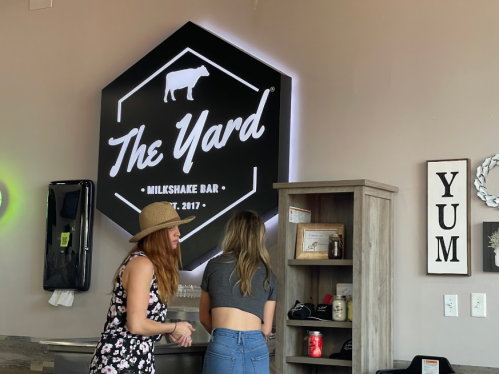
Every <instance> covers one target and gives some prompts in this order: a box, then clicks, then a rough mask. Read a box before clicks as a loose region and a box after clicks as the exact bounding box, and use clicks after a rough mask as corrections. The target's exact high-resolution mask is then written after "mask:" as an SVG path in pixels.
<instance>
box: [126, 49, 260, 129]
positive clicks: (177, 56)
mask: <svg viewBox="0 0 499 374" xmlns="http://www.w3.org/2000/svg"><path fill="white" fill-rule="evenodd" d="M187 52H191V53H192V54H193V55H195V56H197V57H199V58H200V59H202V60H204V61H206V62H207V63H209V64H210V65H212V66H214V67H216V68H217V69H219V70H221V71H223V72H224V73H225V74H227V75H229V76H231V77H232V78H234V79H235V80H237V81H239V82H241V83H243V84H245V85H246V86H248V87H249V88H251V89H252V90H254V91H256V92H258V91H259V89H258V88H256V87H255V86H253V85H252V84H250V83H248V82H246V81H245V80H244V79H242V78H239V77H238V76H237V75H235V74H233V73H231V72H230V71H228V70H227V69H224V68H223V67H221V66H220V65H218V64H216V63H214V62H213V61H211V60H210V59H208V58H206V57H204V56H203V55H201V54H199V53H197V52H196V51H194V50H192V49H191V48H186V49H184V50H183V51H182V52H180V53H179V54H178V55H176V56H175V57H174V58H172V59H171V60H170V61H168V62H167V63H166V64H165V65H163V66H162V67H161V68H160V69H159V70H157V71H156V72H155V73H154V74H152V75H151V76H150V77H149V78H147V79H146V80H145V81H143V82H142V83H141V84H139V85H138V86H137V87H135V88H134V89H133V90H131V91H130V92H129V93H127V94H126V95H125V96H123V97H122V98H121V99H119V100H118V122H121V104H122V103H123V101H125V100H126V99H128V98H129V97H130V96H132V95H133V94H134V93H135V92H137V91H138V90H140V89H141V88H142V87H144V86H145V85H146V84H147V83H149V82H150V81H151V80H152V79H154V78H155V77H156V76H158V74H160V73H161V72H162V71H163V70H165V69H166V68H167V67H168V66H170V65H171V64H173V63H174V62H175V61H177V60H178V59H179V58H180V57H182V56H183V55H185V54H186V53H187Z"/></svg>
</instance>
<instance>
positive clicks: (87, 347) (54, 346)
mask: <svg viewBox="0 0 499 374" xmlns="http://www.w3.org/2000/svg"><path fill="white" fill-rule="evenodd" d="M98 341H99V338H76V339H54V340H42V341H40V344H42V345H44V346H45V347H46V348H47V349H48V350H49V351H52V352H61V353H88V354H93V353H94V350H95V346H96V345H97V342H98ZM207 346H208V342H194V343H193V344H192V346H190V347H187V348H184V347H179V346H178V345H177V344H174V343H168V342H166V341H164V340H161V341H160V342H158V343H156V344H155V346H154V355H168V354H180V353H193V352H202V351H203V352H204V351H205V350H206V347H207Z"/></svg>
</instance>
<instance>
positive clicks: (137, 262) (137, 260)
mask: <svg viewBox="0 0 499 374" xmlns="http://www.w3.org/2000/svg"><path fill="white" fill-rule="evenodd" d="M127 269H128V271H133V272H135V271H137V272H153V271H154V265H153V264H152V262H151V260H149V259H148V258H147V257H145V256H137V257H134V258H132V259H131V260H130V261H129V262H128V264H127V266H126V269H125V270H127Z"/></svg>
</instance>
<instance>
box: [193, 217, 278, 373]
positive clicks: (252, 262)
mask: <svg viewBox="0 0 499 374" xmlns="http://www.w3.org/2000/svg"><path fill="white" fill-rule="evenodd" d="M222 250H223V253H222V255H220V256H218V257H215V258H214V259H212V260H210V261H209V262H208V264H207V265H206V269H205V271H204V275H203V281H202V284H201V289H202V291H201V299H200V304H199V319H200V322H201V323H202V324H203V326H204V327H205V328H206V330H208V332H209V333H211V339H210V343H209V344H208V349H207V351H206V355H205V360H204V366H203V374H218V373H225V372H227V373H232V374H240V373H245V374H251V373H259V374H260V373H261V374H264V373H268V372H269V351H268V348H267V344H266V342H265V340H266V339H265V336H268V335H269V334H270V333H271V331H272V320H273V318H274V310H275V304H276V298H277V285H276V277H275V276H274V274H273V273H272V271H271V269H270V256H269V254H268V252H267V249H266V248H265V225H264V223H263V220H262V219H261V218H260V217H258V215H257V214H255V213H253V212H239V213H237V214H236V215H235V216H234V217H233V218H232V219H231V220H230V221H229V222H228V223H227V227H226V229H225V236H224V239H223V241H222Z"/></svg>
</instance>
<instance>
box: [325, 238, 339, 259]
mask: <svg viewBox="0 0 499 374" xmlns="http://www.w3.org/2000/svg"><path fill="white" fill-rule="evenodd" d="M327 255H328V258H329V259H330V260H340V259H342V258H343V239H342V237H341V235H339V234H332V235H329V246H328V252H327Z"/></svg>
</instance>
